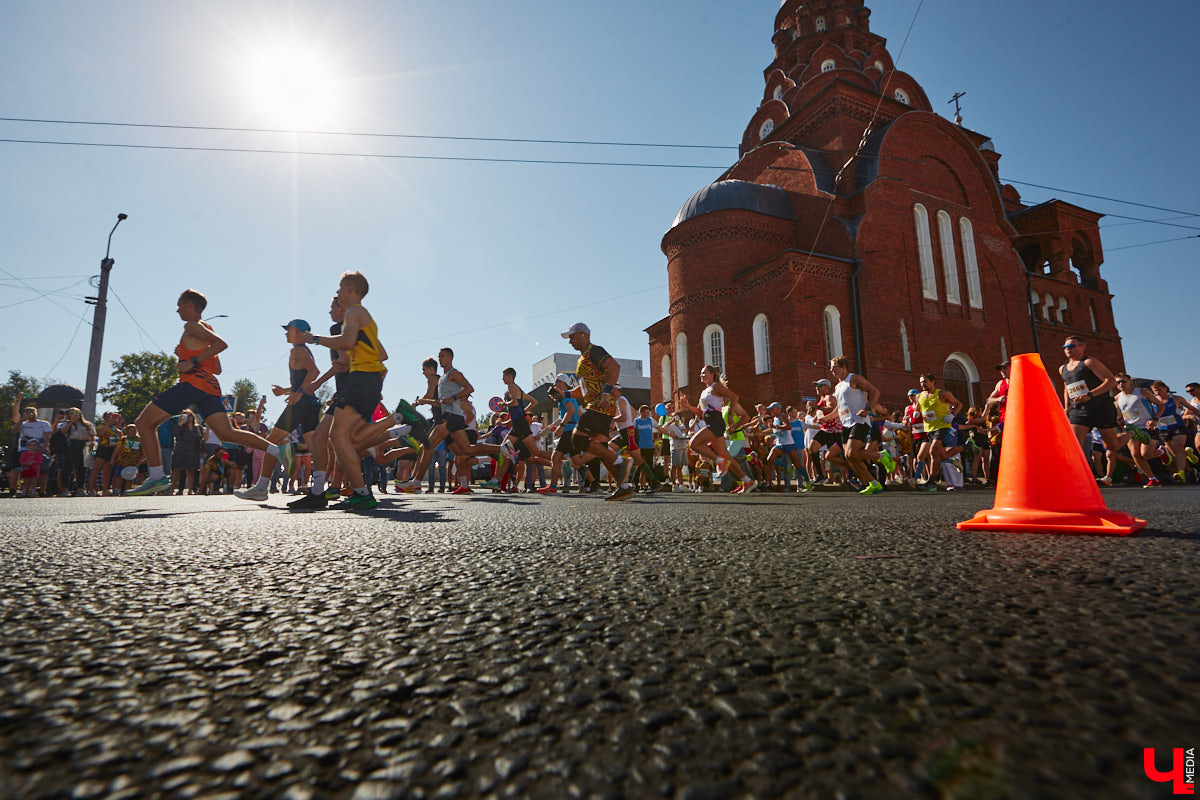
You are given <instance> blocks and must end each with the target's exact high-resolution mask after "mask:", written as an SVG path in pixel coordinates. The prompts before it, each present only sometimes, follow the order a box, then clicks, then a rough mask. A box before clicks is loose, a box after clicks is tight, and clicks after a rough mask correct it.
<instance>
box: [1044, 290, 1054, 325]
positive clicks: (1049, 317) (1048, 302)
mask: <svg viewBox="0 0 1200 800" xmlns="http://www.w3.org/2000/svg"><path fill="white" fill-rule="evenodd" d="M1053 312H1054V295H1052V294H1050V293H1049V292H1046V296H1045V298H1044V304H1043V305H1042V319H1044V320H1046V322H1053V321H1054V316H1053Z"/></svg>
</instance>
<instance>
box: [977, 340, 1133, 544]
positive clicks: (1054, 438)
mask: <svg viewBox="0 0 1200 800" xmlns="http://www.w3.org/2000/svg"><path fill="white" fill-rule="evenodd" d="M1002 448H1003V449H1002V450H1001V452H1000V472H999V475H998V476H997V478H996V506H995V508H992V509H991V510H989V511H980V512H979V513H978V514H976V515H975V517H974V518H973V519H970V520H968V521H966V522H960V523H958V529H959V530H960V531H1023V532H1028V533H1115V534H1118V535H1120V536H1128V535H1129V534H1131V533H1135V532H1136V531H1139V530H1141V529H1142V528H1144V527H1146V520H1144V519H1137V518H1135V517H1133V516H1131V515H1129V514H1126V513H1124V512H1121V511H1109V510H1108V507H1107V506H1106V505H1104V499H1103V498H1102V497H1101V496H1100V488H1099V487H1098V486H1097V485H1096V478H1095V476H1093V475H1092V470H1091V467H1089V466H1088V462H1087V459H1086V458H1085V457H1084V455H1083V451H1082V450H1080V449H1079V442H1078V440H1077V439H1076V438H1075V432H1074V431H1072V430H1071V425H1070V423H1068V422H1067V418H1066V415H1065V414H1063V410H1062V400H1061V399H1060V397H1059V395H1058V393H1057V392H1055V391H1054V385H1053V384H1051V383H1050V376H1049V375H1047V374H1046V368H1045V366H1043V365H1042V358H1041V356H1039V355H1038V354H1037V353H1026V354H1024V355H1018V356H1013V358H1012V377H1011V378H1009V386H1008V412H1007V414H1006V419H1005V422H1004V443H1003V445H1002Z"/></svg>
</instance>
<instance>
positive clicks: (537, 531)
mask: <svg viewBox="0 0 1200 800" xmlns="http://www.w3.org/2000/svg"><path fill="white" fill-rule="evenodd" d="M1104 494H1105V497H1106V499H1107V501H1108V503H1109V505H1110V506H1111V507H1113V508H1117V509H1121V510H1125V511H1130V512H1132V513H1136V514H1138V515H1140V516H1143V517H1145V518H1147V519H1148V520H1150V528H1149V529H1148V530H1147V531H1144V532H1143V533H1142V534H1140V535H1138V536H1136V537H1128V538H1119V537H1084V536H1057V535H1031V534H1025V535H1021V534H996V533H986V534H985V533H969V534H968V533H960V532H958V531H956V530H955V529H954V527H953V523H954V522H957V521H960V520H963V519H966V518H968V517H970V516H971V515H972V514H973V513H974V512H975V511H977V510H979V509H980V508H986V507H989V506H990V505H991V500H992V497H991V495H990V494H989V493H984V492H970V493H965V494H959V495H953V496H948V495H937V496H932V495H925V494H916V493H910V494H896V493H890V494H887V495H884V496H881V497H876V498H860V497H857V496H852V495H842V494H821V495H817V496H804V497H797V496H794V495H793V496H783V495H775V494H760V495H756V496H754V497H752V498H746V499H738V498H734V497H729V496H711V495H708V496H698V495H691V494H688V495H657V496H654V497H648V498H638V499H636V500H633V501H632V502H628V503H620V504H615V503H606V502H603V501H601V500H600V499H598V498H595V497H580V496H576V495H569V496H559V497H554V498H545V497H540V496H536V495H534V496H530V495H512V496H510V495H505V496H495V495H490V494H488V495H480V494H476V495H474V496H472V497H469V498H451V497H449V496H444V495H420V496H405V497H402V498H396V497H394V496H391V495H388V496H387V498H383V503H382V505H381V507H380V508H379V509H378V510H377V511H376V512H375V513H373V514H370V515H354V514H351V513H347V512H341V511H327V512H320V513H313V514H303V515H302V514H296V513H289V512H287V511H286V510H284V509H282V508H281V506H282V504H283V502H284V501H285V500H287V499H290V498H285V497H281V496H272V499H271V501H270V503H269V504H267V505H256V504H252V503H248V502H245V501H241V500H237V499H235V498H233V497H228V496H218V497H210V498H204V497H196V498H191V497H158V498H141V499H134V498H130V499H92V498H74V499H42V500H9V499H3V500H0V580H2V587H3V591H2V593H0V620H2V621H3V629H2V630H3V636H2V639H0V796H3V797H5V798H22V799H24V798H47V797H79V798H90V797H108V798H125V797H129V798H133V797H180V798H191V797H196V798H200V797H203V798H243V797H249V798H259V797H261V798H277V797H284V798H294V799H296V800H299V799H300V798H326V797H328V798H358V799H359V800H368V799H369V798H388V797H413V798H420V797H429V798H453V797H472V796H493V797H539V798H540V797H544V798H566V797H604V798H618V797H631V798H640V797H664V798H681V799H686V800H702V799H703V798H731V797H764V798H765V797H863V798H905V797H961V798H991V797H995V798H1001V797H1062V798H1074V797H1082V796H1088V797H1167V796H1169V795H1170V788H1169V786H1167V785H1166V784H1156V783H1153V782H1151V781H1150V780H1148V779H1147V778H1146V777H1145V776H1144V774H1143V770H1142V748H1144V747H1156V748H1160V749H1159V751H1158V752H1159V759H1160V766H1161V767H1166V766H1168V761H1167V760H1168V758H1169V756H1167V754H1166V753H1165V751H1164V750H1163V749H1161V748H1173V747H1195V746H1197V745H1200V725H1198V724H1197V716H1198V714H1200V702H1198V701H1200V636H1198V633H1200V631H1198V627H1200V626H1198V622H1197V620H1198V619H1200V616H1198V613H1197V611H1198V609H1200V590H1198V588H1197V586H1198V585H1200V581H1198V580H1197V578H1198V577H1200V522H1198V517H1197V514H1196V509H1197V501H1198V500H1200V488H1196V487H1171V488H1164V489H1162V490H1159V491H1141V490H1129V489H1123V490H1110V491H1106V492H1105V493H1104Z"/></svg>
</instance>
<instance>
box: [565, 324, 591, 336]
mask: <svg viewBox="0 0 1200 800" xmlns="http://www.w3.org/2000/svg"><path fill="white" fill-rule="evenodd" d="M591 332H592V329H591V328H589V327H588V326H587V325H584V324H583V323H582V322H576V323H575V324H574V325H572V326H571V327H569V328H567V330H566V332H565V333H564V334H563V335H562V337H563V338H564V339H570V338H571V334H572V333H589V334H590V333H591Z"/></svg>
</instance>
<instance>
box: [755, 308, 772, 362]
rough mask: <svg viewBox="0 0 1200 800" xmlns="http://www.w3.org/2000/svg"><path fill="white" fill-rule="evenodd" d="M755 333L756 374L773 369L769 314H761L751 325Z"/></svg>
mask: <svg viewBox="0 0 1200 800" xmlns="http://www.w3.org/2000/svg"><path fill="white" fill-rule="evenodd" d="M751 333H752V334H753V335H754V374H755V375H762V374H763V373H764V372H770V371H771V336H770V331H769V330H768V328H767V315H766V314H759V315H758V316H757V317H755V318H754V324H753V325H752V326H751Z"/></svg>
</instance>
